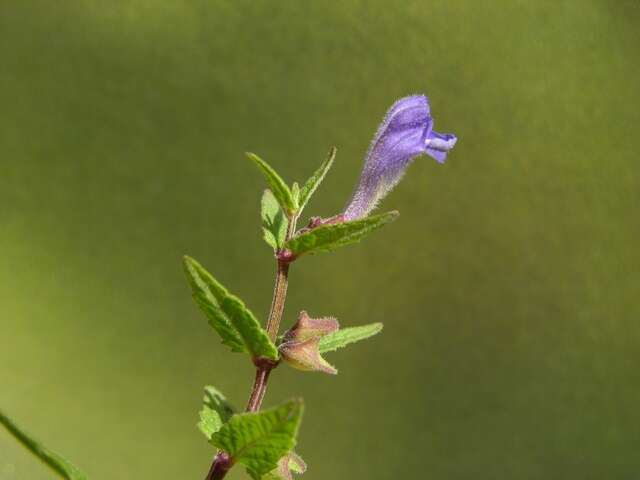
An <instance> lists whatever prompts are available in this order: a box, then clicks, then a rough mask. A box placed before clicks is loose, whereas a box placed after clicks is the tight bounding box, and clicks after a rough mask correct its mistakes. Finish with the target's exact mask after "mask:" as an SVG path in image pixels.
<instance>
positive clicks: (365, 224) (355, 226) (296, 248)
mask: <svg viewBox="0 0 640 480" xmlns="http://www.w3.org/2000/svg"><path fill="white" fill-rule="evenodd" d="M398 215H399V214H398V212H396V211H392V212H387V213H382V214H379V215H372V216H370V217H367V218H362V219H360V220H354V221H351V222H342V223H334V224H329V225H322V226H320V227H317V228H314V229H312V230H309V231H307V232H305V233H303V234H301V235H299V236H297V237H294V238H292V239H290V240H289V241H287V242H286V243H285V248H287V249H289V250H291V252H292V253H293V254H294V255H296V256H300V255H302V254H305V253H311V254H313V253H319V252H330V251H332V250H335V249H337V248H340V247H342V246H345V245H349V244H351V243H357V242H359V241H360V240H362V239H363V238H364V237H366V236H367V235H369V234H370V233H371V232H373V231H374V230H377V229H378V228H380V227H382V226H384V225H386V224H387V223H389V222H391V221H393V220H395V219H396V218H398Z"/></svg>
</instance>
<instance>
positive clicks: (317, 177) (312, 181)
mask: <svg viewBox="0 0 640 480" xmlns="http://www.w3.org/2000/svg"><path fill="white" fill-rule="evenodd" d="M336 152H337V149H336V147H331V149H330V150H329V154H328V155H327V159H326V160H325V161H324V162H322V165H320V168H318V169H317V170H316V171H315V172H314V173H313V175H311V177H310V178H309V180H307V182H306V183H305V184H304V186H303V187H302V188H301V189H300V200H299V202H298V204H299V205H300V211H302V209H303V208H304V207H305V206H306V205H307V203H308V202H309V199H310V198H311V196H312V195H313V193H314V192H315V191H316V189H317V188H318V187H319V186H320V184H321V183H322V180H324V177H325V175H326V174H327V172H328V171H329V169H330V168H331V166H332V165H333V160H334V159H335V158H336Z"/></svg>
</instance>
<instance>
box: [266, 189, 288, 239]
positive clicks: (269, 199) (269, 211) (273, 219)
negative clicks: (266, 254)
mask: <svg viewBox="0 0 640 480" xmlns="http://www.w3.org/2000/svg"><path fill="white" fill-rule="evenodd" d="M261 213H262V231H263V233H264V240H265V242H267V243H268V244H269V245H271V247H272V248H273V249H274V250H278V249H280V248H282V246H283V245H284V241H285V238H286V237H287V226H288V225H289V220H288V219H287V217H286V215H285V214H284V211H283V210H282V208H281V207H280V204H279V203H278V200H276V197H274V196H273V192H272V191H271V190H269V189H266V190H265V191H264V193H263V194H262V201H261Z"/></svg>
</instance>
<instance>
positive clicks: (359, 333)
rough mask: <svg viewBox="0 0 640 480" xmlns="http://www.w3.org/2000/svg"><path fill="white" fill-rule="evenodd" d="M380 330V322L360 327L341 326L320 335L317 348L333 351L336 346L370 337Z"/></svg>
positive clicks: (321, 351) (323, 350) (343, 345)
mask: <svg viewBox="0 0 640 480" xmlns="http://www.w3.org/2000/svg"><path fill="white" fill-rule="evenodd" d="M381 330H382V323H370V324H369V325H362V326H360V327H349V328H343V329H340V330H338V331H337V332H333V333H330V334H329V335H325V336H324V337H322V338H321V339H320V344H319V346H318V349H319V350H320V353H325V352H333V351H334V350H337V349H338V348H342V347H346V346H347V345H349V344H350V343H354V342H359V341H360V340H365V339H367V338H369V337H372V336H374V335H375V334H377V333H379V332H380V331H381Z"/></svg>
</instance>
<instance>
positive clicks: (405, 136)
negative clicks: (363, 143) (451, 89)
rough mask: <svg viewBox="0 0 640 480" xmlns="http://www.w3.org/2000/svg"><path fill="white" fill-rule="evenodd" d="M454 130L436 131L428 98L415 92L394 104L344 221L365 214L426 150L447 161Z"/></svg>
mask: <svg viewBox="0 0 640 480" xmlns="http://www.w3.org/2000/svg"><path fill="white" fill-rule="evenodd" d="M456 141H457V138H456V136H455V135H453V134H451V133H446V134H442V133H438V132H434V131H433V118H432V117H431V112H430V108H429V100H428V99H427V97H426V96H424V95H412V96H409V97H405V98H401V99H400V100H398V101H397V102H396V103H394V104H393V105H392V106H391V108H390V109H389V111H388V112H387V115H386V116H385V117H384V120H383V121H382V124H381V125H380V127H379V128H378V131H377V133H376V135H375V137H373V141H372V142H371V146H370V147H369V151H368V152H367V156H366V158H365V161H364V167H363V169H362V173H361V175H360V183H359V184H358V187H357V188H356V191H355V193H354V194H353V198H352V199H351V202H350V203H349V205H348V206H347V208H346V209H345V212H344V215H343V218H344V220H356V219H358V218H362V217H366V216H367V215H368V214H369V213H370V212H371V210H373V209H374V208H375V207H376V206H377V205H378V203H379V202H380V200H382V199H383V198H384V197H385V196H386V195H387V194H388V193H389V192H390V191H391V190H392V189H393V187H395V186H396V185H397V184H398V182H399V181H400V179H401V178H402V175H403V174H404V172H405V170H406V169H407V167H408V166H409V164H410V163H411V161H412V160H413V159H414V158H415V157H417V156H418V155H421V154H423V153H426V154H427V155H429V156H430V157H432V158H434V159H435V160H436V161H438V162H439V163H444V161H445V160H446V158H447V152H448V151H449V150H451V149H452V148H453V146H454V145H455V144H456Z"/></svg>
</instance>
